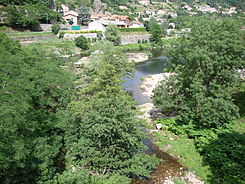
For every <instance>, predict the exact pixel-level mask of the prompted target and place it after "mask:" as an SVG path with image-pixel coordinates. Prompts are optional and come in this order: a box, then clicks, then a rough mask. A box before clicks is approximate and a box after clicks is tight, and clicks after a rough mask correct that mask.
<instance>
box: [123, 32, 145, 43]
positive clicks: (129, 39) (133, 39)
mask: <svg viewBox="0 0 245 184" xmlns="http://www.w3.org/2000/svg"><path fill="white" fill-rule="evenodd" d="M139 40H140V41H141V40H147V41H148V42H149V40H150V34H132V35H123V36H122V40H121V44H122V45H126V44H130V43H138V41H139Z"/></svg>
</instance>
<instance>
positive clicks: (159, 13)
mask: <svg viewBox="0 0 245 184" xmlns="http://www.w3.org/2000/svg"><path fill="white" fill-rule="evenodd" d="M164 14H166V11H164V10H158V11H157V15H164Z"/></svg>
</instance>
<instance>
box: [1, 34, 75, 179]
mask: <svg viewBox="0 0 245 184" xmlns="http://www.w3.org/2000/svg"><path fill="white" fill-rule="evenodd" d="M0 43H1V44H0V56H1V64H0V66H1V69H0V71H1V72H0V73H1V74H0V79H1V80H0V94H1V97H0V108H1V112H0V119H1V123H0V125H1V129H0V163H1V164H0V173H1V174H0V178H1V182H3V183H49V182H50V180H51V179H52V177H53V176H54V175H55V173H56V172H58V171H60V169H61V170H62V164H61V161H60V159H61V158H62V157H61V156H60V155H61V151H60V150H61V147H62V141H63V130H62V127H61V122H62V121H63V120H62V117H63V115H64V114H66V113H65V108H66V105H67V103H68V102H69V101H70V95H71V94H72V89H73V86H72V80H73V79H72V77H71V76H72V75H71V74H70V73H69V72H67V71H63V70H62V69H61V68H60V64H61V63H60V61H59V58H58V57H56V56H55V55H52V54H51V55H50V54H45V52H43V51H38V50H32V49H22V48H21V47H20V45H19V44H18V43H15V42H13V41H11V40H10V39H9V38H7V36H6V35H4V34H2V33H0ZM39 49H40V48H39ZM60 164H61V165H60ZM51 183H52V182H51Z"/></svg>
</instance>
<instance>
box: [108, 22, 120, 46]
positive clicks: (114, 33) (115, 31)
mask: <svg viewBox="0 0 245 184" xmlns="http://www.w3.org/2000/svg"><path fill="white" fill-rule="evenodd" d="M105 38H106V40H108V41H110V42H112V43H113V44H114V45H120V43H121V32H120V31H119V28H118V27H117V26H116V25H115V24H109V25H108V26H107V27H106V30H105Z"/></svg>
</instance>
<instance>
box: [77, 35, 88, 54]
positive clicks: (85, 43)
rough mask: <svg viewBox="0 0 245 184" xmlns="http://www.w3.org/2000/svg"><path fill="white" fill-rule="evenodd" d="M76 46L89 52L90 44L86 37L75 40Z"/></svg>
mask: <svg viewBox="0 0 245 184" xmlns="http://www.w3.org/2000/svg"><path fill="white" fill-rule="evenodd" d="M75 45H76V46H77V47H79V48H81V49H82V50H88V49H89V43H88V39H87V38H85V37H84V36H82V35H81V36H79V37H77V38H76V39H75Z"/></svg>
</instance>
